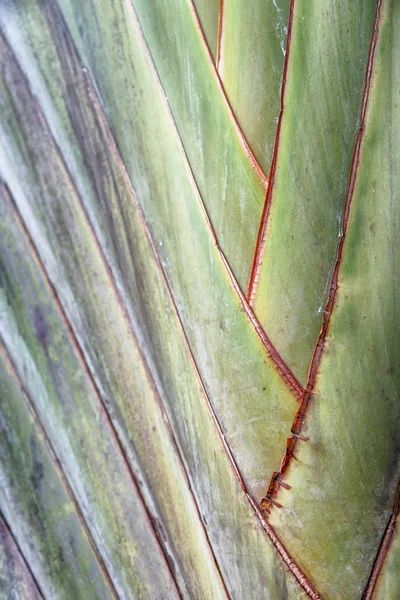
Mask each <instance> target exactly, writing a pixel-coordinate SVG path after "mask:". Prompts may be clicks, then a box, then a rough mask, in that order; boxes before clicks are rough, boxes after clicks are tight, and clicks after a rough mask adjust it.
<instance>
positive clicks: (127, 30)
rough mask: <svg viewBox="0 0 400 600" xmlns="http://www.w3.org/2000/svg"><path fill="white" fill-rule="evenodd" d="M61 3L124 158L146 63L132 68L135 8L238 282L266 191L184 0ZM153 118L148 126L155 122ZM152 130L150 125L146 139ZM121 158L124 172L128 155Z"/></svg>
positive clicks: (248, 260) (242, 276)
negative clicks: (123, 159) (133, 109)
mask: <svg viewBox="0 0 400 600" xmlns="http://www.w3.org/2000/svg"><path fill="white" fill-rule="evenodd" d="M61 5H62V7H63V11H64V14H65V16H66V19H67V21H68V23H69V27H70V28H71V32H72V34H73V35H74V39H75V41H76V43H77V45H78V48H79V50H80V52H81V55H82V59H83V61H84V63H85V64H86V66H87V67H89V68H90V70H91V73H92V74H93V77H94V79H95V82H96V86H97V87H98V89H99V92H100V95H101V99H102V102H103V103H104V105H105V108H106V110H107V113H108V117H109V119H110V123H111V126H112V128H113V130H114V132H115V135H116V138H117V142H118V145H119V147H120V149H121V152H122V154H123V157H124V158H125V159H127V156H128V155H127V153H128V152H130V151H131V150H130V147H131V146H132V144H133V143H134V140H133V138H134V136H135V129H134V127H133V123H132V120H133V119H134V115H132V114H131V113H132V106H133V105H134V103H135V102H137V100H138V98H137V82H138V81H141V80H142V78H143V77H144V76H145V75H144V74H143V73H142V70H143V68H144V69H145V73H146V71H147V67H143V66H142V67H141V68H140V70H139V71H138V69H137V67H135V64H134V62H133V61H134V56H133V51H132V35H133V33H132V31H133V24H132V20H133V18H134V17H133V6H134V7H135V9H136V10H137V11H138V15H139V17H140V21H141V27H142V28H143V31H144V33H145V36H146V39H147V42H148V44H149V48H150V52H151V54H152V56H153V59H154V62H155V66H156V69H157V72H158V74H159V76H160V80H161V84H162V86H163V89H164V92H165V96H166V97H167V99H168V103H169V105H170V107H171V110H172V113H173V115H174V119H175V123H176V127H177V128H178V131H179V135H180V136H181V138H182V142H183V146H184V149H185V153H186V154H187V156H188V159H189V163H190V166H191V169H192V171H193V174H194V177H195V180H196V182H197V185H198V186H199V189H200V192H201V194H202V196H203V198H204V202H205V206H206V208H207V211H208V213H209V216H210V219H211V222H212V224H213V227H214V229H215V231H216V234H217V237H218V240H219V244H220V246H221V248H222V249H223V251H224V252H225V254H226V256H227V259H228V262H229V264H230V265H231V267H232V270H233V271H234V273H235V275H236V277H237V279H238V281H239V284H240V285H241V286H242V289H244V288H245V286H246V281H247V278H248V273H249V269H250V264H251V260H252V253H253V246H254V239H255V236H256V234H257V228H258V223H259V219H260V215H261V211H262V205H263V201H264V196H265V187H264V181H263V180H262V179H261V178H260V175H259V173H258V172H257V171H256V169H255V168H254V167H253V165H252V163H251V160H250V159H249V155H248V152H247V149H246V147H245V145H244V144H243V140H242V138H241V136H240V135H239V133H238V130H237V128H236V127H235V126H234V122H233V120H232V117H231V114H230V112H229V109H228V105H227V103H226V102H225V100H224V97H223V94H222V91H221V88H220V86H219V83H218V79H217V76H216V73H215V67H214V65H213V63H212V60H211V58H210V56H209V55H208V53H207V49H206V46H205V44H204V42H203V40H202V39H201V36H200V29H199V27H198V25H197V23H196V19H195V12H194V9H193V6H192V5H191V3H190V1H189V0H185V1H184V2H180V0H167V1H165V0H162V1H160V2H159V1H158V0H156V1H154V2H147V0H146V1H144V2H141V1H138V2H134V3H131V2H130V0H124V1H123V2H118V3H117V4H112V5H111V4H110V5H107V6H105V5H104V3H102V4H101V5H100V4H97V3H95V4H94V5H92V4H89V3H85V4H84V5H83V6H82V4H81V3H80V4H79V5H77V4H76V3H75V2H73V1H67V0H63V1H62V2H61ZM172 14H174V19H171V15H172ZM110 22H113V27H111V28H110ZM92 23H96V27H93V26H91V24H92ZM83 34H84V35H83ZM133 73H136V75H135V76H133V75H132V74H133ZM211 106H212V107H213V108H212V110H210V107H211ZM156 123H157V122H156ZM156 123H155V124H154V125H153V130H154V129H156V130H157V128H156ZM159 135H160V134H159V133H158V134H157V133H156V136H155V137H154V138H153V145H156V144H157V142H158V140H159V139H160V138H159ZM126 164H127V168H128V172H130V163H129V161H128V160H126ZM162 173H163V171H160V175H159V177H161V175H162Z"/></svg>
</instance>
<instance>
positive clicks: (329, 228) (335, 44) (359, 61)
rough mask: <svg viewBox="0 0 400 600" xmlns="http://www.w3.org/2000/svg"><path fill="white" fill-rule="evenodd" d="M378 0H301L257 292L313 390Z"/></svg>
mask: <svg viewBox="0 0 400 600" xmlns="http://www.w3.org/2000/svg"><path fill="white" fill-rule="evenodd" d="M374 8H375V0H367V1H366V2H365V1H364V0H362V1H360V0H356V1H355V2H347V0H328V1H326V2H310V1H309V0H296V1H295V2H294V10H293V22H292V35H291V43H290V50H289V63H288V71H287V79H286V82H287V83H286V87H285V91H284V98H283V103H284V108H283V115H282V122H281V128H280V131H279V133H278V135H279V141H278V146H277V156H276V168H275V169H274V170H273V172H272V173H271V178H270V188H269V191H268V195H267V202H268V204H267V208H266V214H265V218H264V221H263V227H264V229H263V234H262V236H261V244H260V245H259V248H258V253H257V259H256V265H255V270H254V271H253V277H252V281H251V285H250V297H251V304H252V306H254V310H255V313H256V315H257V316H258V318H259V320H260V322H261V324H262V325H263V327H264V329H265V330H266V331H267V332H268V335H269V336H270V338H271V341H272V343H273V344H274V345H275V346H276V348H277V349H278V351H279V352H280V353H281V355H282V356H283V358H284V359H285V360H286V362H287V363H288V364H289V366H290V368H291V369H292V370H293V372H294V373H295V375H296V376H297V377H298V379H299V380H300V381H301V383H303V384H304V385H305V383H306V380H307V372H308V367H309V363H310V360H311V356H312V353H313V349H314V345H315V342H316V340H317V337H318V332H319V329H320V327H321V321H322V316H323V310H324V306H325V302H326V299H327V294H328V291H329V281H330V277H331V273H332V269H333V265H334V262H335V259H336V248H337V244H338V238H339V235H340V222H341V214H342V209H343V204H344V200H345V196H346V185H347V179H348V174H349V168H350V163H351V157H352V153H353V147H354V141H355V135H356V131H357V126H358V116H359V111H360V102H361V97H362V92H363V86H364V78H365V69H366V62H367V57H368V48H369V43H370V39H371V32H372V23H373V17H374Z"/></svg>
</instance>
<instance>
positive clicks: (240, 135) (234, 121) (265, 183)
mask: <svg viewBox="0 0 400 600" xmlns="http://www.w3.org/2000/svg"><path fill="white" fill-rule="evenodd" d="M220 1H221V2H222V3H223V2H224V0H220ZM188 5H189V9H190V11H191V13H192V15H193V18H194V21H195V24H196V27H197V30H198V33H199V35H200V37H201V39H202V41H203V43H204V46H205V49H206V53H207V55H208V59H209V61H210V65H211V68H212V70H213V72H214V76H215V79H216V82H217V86H218V89H219V91H220V93H221V95H222V98H223V100H224V102H225V105H226V107H227V109H228V114H229V117H230V119H231V121H232V125H233V128H234V130H235V131H236V133H237V135H238V138H239V140H240V142H241V144H242V146H243V148H244V151H245V154H246V156H247V158H248V159H249V162H250V164H251V167H252V168H253V170H254V171H255V172H256V174H257V175H258V178H259V179H260V181H261V183H262V184H263V186H264V187H265V188H267V186H268V179H267V176H266V175H265V173H264V171H263V170H262V168H261V167H260V165H259V164H258V161H257V159H256V157H255V156H254V154H253V151H252V150H251V148H250V146H249V144H248V142H247V139H246V137H245V135H244V133H243V131H242V128H241V127H240V125H239V122H238V120H237V118H236V116H235V113H234V112H233V109H232V106H231V104H230V102H229V100H228V97H227V95H226V93H225V89H224V86H223V83H222V81H221V78H220V75H219V73H218V71H217V67H216V65H215V63H214V59H213V57H212V54H211V52H210V49H209V47H208V44H207V40H206V38H205V35H204V32H203V29H202V27H201V23H200V19H199V17H198V15H197V12H196V8H195V6H194V4H193V0H188ZM149 54H150V52H149ZM151 60H152V59H151ZM163 96H164V93H163Z"/></svg>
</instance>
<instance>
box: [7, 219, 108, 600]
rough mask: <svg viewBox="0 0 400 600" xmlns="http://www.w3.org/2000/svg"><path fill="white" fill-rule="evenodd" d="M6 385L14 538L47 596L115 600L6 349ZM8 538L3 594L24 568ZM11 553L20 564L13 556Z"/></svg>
mask: <svg viewBox="0 0 400 600" xmlns="http://www.w3.org/2000/svg"><path fill="white" fill-rule="evenodd" d="M2 216H4V211H2ZM0 382H1V400H0V418H1V423H2V428H1V437H0V456H1V482H2V485H1V492H0V510H1V513H2V514H3V515H4V518H5V519H6V520H7V522H8V523H9V524H10V525H9V526H10V527H11V526H12V528H13V537H14V539H15V540H16V541H17V543H18V547H19V548H20V550H21V552H22V553H23V556H24V559H25V561H26V562H27V563H28V564H29V566H30V569H31V572H32V573H33V574H34V576H35V580H36V581H37V582H38V585H39V586H40V590H41V592H42V593H43V594H44V595H45V597H51V598H57V599H58V598H65V599H67V598H70V597H71V596H76V595H78V596H79V597H80V598H88V599H89V598H93V597H95V598H97V597H99V598H112V597H113V594H112V592H111V589H110V588H109V585H108V583H107V581H106V580H105V579H104V577H103V573H102V569H101V565H100V564H99V562H98V560H97V558H96V555H95V553H94V552H93V550H92V548H91V546H90V543H89V541H88V539H87V536H86V534H85V531H84V529H83V527H82V523H81V521H80V519H79V516H78V514H77V513H76V511H75V507H74V504H73V503H72V501H71V499H70V498H69V496H68V493H67V490H66V489H65V487H64V483H63V480H62V478H61V477H60V474H59V471H58V468H57V463H56V461H55V460H54V457H53V456H52V453H51V452H49V450H48V448H47V447H46V445H45V443H44V439H43V435H42V434H41V431H40V429H39V428H38V425H37V422H35V420H34V419H33V418H32V416H31V414H30V412H29V409H28V404H27V398H26V394H25V393H24V392H23V390H22V388H21V385H20V383H18V381H17V380H16V377H15V373H14V372H13V369H12V367H11V366H10V363H9V361H8V360H7V359H6V358H5V356H4V350H3V347H2V348H1V360H0ZM9 535H10V534H8V536H9ZM4 536H5V531H4V529H3V530H2V542H3V544H6V548H5V556H4V558H3V559H2V570H3V569H4V575H3V577H4V583H2V584H1V592H2V593H5V589H6V588H7V586H12V585H14V584H13V582H12V580H10V577H12V578H13V579H14V577H15V576H16V574H15V575H13V573H15V569H18V565H19V570H20V569H21V568H22V567H21V559H19V561H18V563H17V562H16V548H15V542H12V541H11V540H10V539H8V541H6V539H5V537H4ZM10 552H12V553H13V555H14V560H12V559H11V558H10V557H9V556H8V555H9V553H10ZM24 581H25V582H26V583H27V584H28V585H29V588H32V597H35V596H34V587H35V586H34V585H33V583H32V582H30V583H29V580H27V578H26V575H24ZM3 586H4V587H3ZM29 593H31V589H30V592H29ZM6 597H8V596H6ZM11 597H12V596H11ZM17 597H18V596H17ZM21 597H24V596H21ZM26 597H27V598H30V597H31V596H29V595H27V596H26ZM40 597H41V596H40Z"/></svg>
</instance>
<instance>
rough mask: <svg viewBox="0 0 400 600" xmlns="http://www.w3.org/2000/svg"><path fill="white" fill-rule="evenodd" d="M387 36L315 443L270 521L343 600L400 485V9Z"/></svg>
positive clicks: (384, 23) (363, 570)
mask: <svg viewBox="0 0 400 600" xmlns="http://www.w3.org/2000/svg"><path fill="white" fill-rule="evenodd" d="M378 31H379V33H378V38H377V45H376V51H375V58H374V60H373V63H372V64H373V67H372V75H371V81H370V88H369V96H368V104H367V111H366V117H365V123H364V125H363V129H362V130H361V131H362V132H363V137H362V141H361V147H360V153H359V156H357V155H356V159H355V165H354V168H355V169H357V170H356V171H355V170H354V173H355V175H356V178H355V185H354V191H353V193H352V200H351V205H350V214H349V218H348V225H347V231H346V235H345V242H344V246H343V254H342V262H341V265H340V270H339V278H338V290H337V294H336V299H335V304H334V308H333V312H332V316H331V319H330V323H329V328H328V333H327V338H326V341H325V346H324V351H323V355H322V359H321V362H320V366H319V370H318V373H317V378H316V383H315V388H314V394H313V395H312V396H311V400H310V404H309V406H308V409H307V411H306V415H305V417H304V426H303V428H302V430H301V433H302V435H304V436H306V437H308V438H309V441H307V442H305V441H300V442H299V443H298V445H297V446H296V448H295V456H296V458H297V460H293V461H291V463H290V466H289V469H288V471H287V476H285V483H287V484H288V485H290V486H291V489H290V490H285V489H283V488H281V490H280V492H279V493H278V495H277V501H278V502H279V503H280V504H282V506H283V508H282V509H278V508H276V509H275V508H274V509H273V511H272V514H271V519H270V521H271V524H273V525H275V527H276V530H277V532H278V534H279V535H281V537H282V539H283V540H284V542H285V543H286V544H287V547H288V548H289V551H291V552H293V554H294V555H295V556H296V557H298V559H299V560H300V564H302V565H303V566H305V565H307V572H308V574H309V575H310V576H311V577H312V579H313V580H314V581H317V582H318V586H319V589H320V592H321V593H322V596H323V597H324V598H327V599H338V600H339V599H340V600H347V599H349V600H350V599H353V598H359V597H361V592H362V590H363V589H364V587H365V586H366V584H367V581H368V578H369V574H370V571H371V569H372V565H373V562H374V559H375V556H376V553H377V551H378V547H379V544H380V540H381V538H382V536H383V532H384V530H385V528H386V525H387V523H388V521H389V518H390V515H391V513H392V510H393V504H394V498H395V495H396V489H397V487H398V481H399V475H400V456H399V448H400V404H399V383H400V352H399V339H398V325H397V323H398V321H399V318H400V312H399V303H398V301H397V299H396V298H397V288H398V274H399V269H400V240H399V236H398V231H399V225H400V221H399V210H398V203H399V193H398V190H399V184H400V179H399V178H400V171H399V159H400V154H399V145H398V139H399V135H400V125H399V124H400V102H399V100H400V96H399V90H400V5H398V3H396V2H393V1H391V0H386V1H385V0H384V1H383V2H382V8H381V16H380V21H379V25H378ZM389 576H390V575H389ZM397 576H398V574H397ZM395 597H396V596H390V595H389V596H388V598H395Z"/></svg>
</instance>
